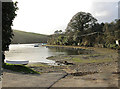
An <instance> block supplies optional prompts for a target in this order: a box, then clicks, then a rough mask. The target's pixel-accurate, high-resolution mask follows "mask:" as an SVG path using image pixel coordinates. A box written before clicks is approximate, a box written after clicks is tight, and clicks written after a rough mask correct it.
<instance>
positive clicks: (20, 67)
mask: <svg viewBox="0 0 120 89" xmlns="http://www.w3.org/2000/svg"><path fill="white" fill-rule="evenodd" d="M3 68H4V69H7V70H11V71H14V72H19V73H24V74H40V73H39V72H37V71H35V70H33V69H31V68H29V67H27V66H24V65H14V64H8V63H5V64H4V65H3Z"/></svg>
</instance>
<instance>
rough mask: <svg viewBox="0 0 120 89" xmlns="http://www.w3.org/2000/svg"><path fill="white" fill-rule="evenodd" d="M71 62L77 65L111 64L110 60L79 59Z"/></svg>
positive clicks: (73, 59)
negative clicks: (77, 63)
mask: <svg viewBox="0 0 120 89" xmlns="http://www.w3.org/2000/svg"><path fill="white" fill-rule="evenodd" d="M71 60H72V61H73V62H79V63H103V62H111V61H113V60H112V59H80V58H72V59H71Z"/></svg>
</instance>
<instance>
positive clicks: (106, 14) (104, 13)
mask: <svg viewBox="0 0 120 89" xmlns="http://www.w3.org/2000/svg"><path fill="white" fill-rule="evenodd" d="M108 15H109V12H108V11H101V12H95V16H96V17H104V16H108Z"/></svg>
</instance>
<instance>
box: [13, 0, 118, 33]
mask: <svg viewBox="0 0 120 89" xmlns="http://www.w3.org/2000/svg"><path fill="white" fill-rule="evenodd" d="M13 1H18V7H19V10H18V11H17V17H16V18H15V19H14V22H13V25H14V26H13V27H12V28H13V29H17V30H22V31H27V32H35V33H40V34H53V33H54V31H55V30H63V31H64V29H65V28H66V26H67V24H68V23H69V21H70V20H71V18H72V17H73V15H75V14H76V13H77V12H80V11H83V12H89V13H91V14H92V15H93V16H94V17H95V18H97V19H98V22H111V21H114V20H115V19H117V18H118V1H120V0H96V1H97V2H96V1H95V0H34V2H33V0H13Z"/></svg>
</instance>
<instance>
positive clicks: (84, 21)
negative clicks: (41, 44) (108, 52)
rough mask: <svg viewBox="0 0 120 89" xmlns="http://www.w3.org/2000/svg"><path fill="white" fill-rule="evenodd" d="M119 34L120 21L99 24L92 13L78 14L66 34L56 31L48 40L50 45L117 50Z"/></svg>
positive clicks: (70, 23) (69, 24) (71, 21)
mask: <svg viewBox="0 0 120 89" xmlns="http://www.w3.org/2000/svg"><path fill="white" fill-rule="evenodd" d="M119 32H120V20H115V21H114V22H111V23H97V20H96V19H95V18H94V17H93V16H92V15H91V14H90V13H86V12H78V13H77V14H76V15H74V16H73V18H72V19H71V20H70V22H69V23H68V26H67V28H66V29H65V32H61V30H60V31H59V30H57V31H55V34H53V35H51V38H50V39H49V40H48V44H50V45H75V46H85V47H106V48H112V49H117V48H119V47H118V45H116V43H115V40H119V39H120V35H119ZM56 33H57V34H56Z"/></svg>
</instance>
